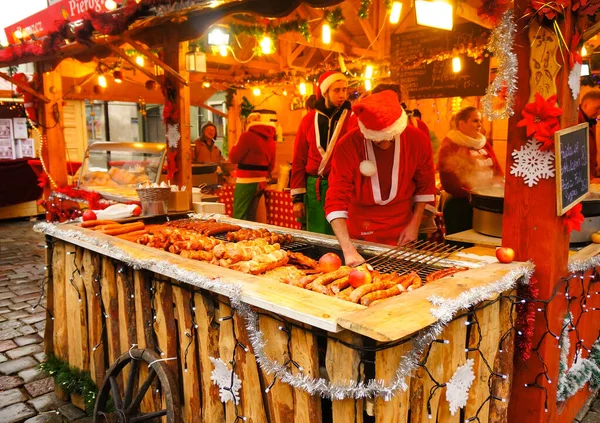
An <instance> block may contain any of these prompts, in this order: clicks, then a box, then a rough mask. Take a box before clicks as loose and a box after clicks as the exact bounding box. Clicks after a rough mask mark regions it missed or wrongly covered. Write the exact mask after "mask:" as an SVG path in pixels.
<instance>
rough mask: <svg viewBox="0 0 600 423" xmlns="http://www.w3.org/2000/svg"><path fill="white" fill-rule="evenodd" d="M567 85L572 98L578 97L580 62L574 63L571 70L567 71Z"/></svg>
mask: <svg viewBox="0 0 600 423" xmlns="http://www.w3.org/2000/svg"><path fill="white" fill-rule="evenodd" d="M569 87H570V88H571V93H572V94H573V100H577V99H578V98H579V89H580V88H581V63H575V65H574V66H573V69H571V72H569Z"/></svg>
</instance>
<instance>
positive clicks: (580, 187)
mask: <svg viewBox="0 0 600 423" xmlns="http://www.w3.org/2000/svg"><path fill="white" fill-rule="evenodd" d="M588 128H589V124H588V123H581V124H579V125H575V126H571V127H569V128H565V129H562V130H560V131H556V132H555V134H554V149H555V155H556V193H557V200H558V201H557V202H556V203H557V211H558V215H559V216H561V215H563V214H564V213H566V212H567V211H569V210H570V209H571V208H572V207H574V206H575V205H576V204H577V203H579V201H580V200H581V199H582V198H583V197H584V196H585V195H586V194H587V193H588V191H589V188H590V168H589V166H590V160H589V132H588Z"/></svg>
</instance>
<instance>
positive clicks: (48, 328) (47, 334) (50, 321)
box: [44, 241, 58, 355]
mask: <svg viewBox="0 0 600 423" xmlns="http://www.w3.org/2000/svg"><path fill="white" fill-rule="evenodd" d="M53 244H54V243H52V242H47V241H46V272H45V273H46V275H45V276H46V292H45V293H44V295H46V325H45V327H44V352H45V353H46V355H50V354H54V286H55V285H54V272H53V270H52V269H53V265H54V246H53ZM56 258H57V260H58V256H56Z"/></svg>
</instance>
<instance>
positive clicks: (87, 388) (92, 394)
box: [39, 354, 98, 416]
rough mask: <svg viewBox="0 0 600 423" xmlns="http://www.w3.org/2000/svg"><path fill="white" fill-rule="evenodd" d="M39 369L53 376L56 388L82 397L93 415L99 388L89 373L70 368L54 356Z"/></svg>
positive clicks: (86, 408) (89, 412)
mask: <svg viewBox="0 0 600 423" xmlns="http://www.w3.org/2000/svg"><path fill="white" fill-rule="evenodd" d="M39 368H40V370H41V371H42V372H44V373H45V374H47V375H49V376H52V378H53V379H54V382H55V383H56V386H58V387H59V388H60V389H61V390H62V391H63V392H65V393H66V394H68V395H70V394H77V395H81V397H82V398H83V403H84V404H85V411H86V413H87V415H88V416H91V415H92V412H93V411H94V404H95V403H96V396H97V394H98V387H97V386H96V384H95V383H94V381H93V380H92V378H91V377H90V373H89V372H84V371H82V370H79V369H78V368H76V367H71V366H69V363H67V362H65V361H62V360H61V359H59V358H58V357H56V356H55V355H54V354H51V355H49V356H48V359H47V360H46V361H44V362H43V363H41V364H40V366H39Z"/></svg>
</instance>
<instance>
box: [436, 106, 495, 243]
mask: <svg viewBox="0 0 600 423" xmlns="http://www.w3.org/2000/svg"><path fill="white" fill-rule="evenodd" d="M452 124H453V125H452V127H453V128H454V129H452V130H450V132H448V134H447V135H446V138H444V140H443V141H442V146H441V147H440V150H439V156H438V157H439V162H438V168H439V172H440V182H441V183H442V187H443V188H444V191H446V192H447V193H448V194H450V196H451V197H450V198H448V199H447V200H446V202H445V204H444V223H445V226H446V234H447V235H449V234H453V233H457V232H462V231H466V230H468V229H471V228H472V226H473V222H472V221H473V209H472V208H471V206H470V205H469V199H468V197H469V191H470V190H472V189H474V188H478V187H489V186H491V185H493V184H495V183H501V182H502V177H503V176H504V175H503V173H502V169H501V168H500V164H499V163H498V159H497V158H496V155H495V154H494V150H493V148H492V145H491V144H490V143H489V142H488V141H487V140H486V138H485V136H484V135H483V134H482V133H481V113H479V111H478V110H477V109H476V108H475V107H466V108H464V109H462V110H461V111H460V112H458V113H457V114H456V115H455V116H454V118H453V120H452Z"/></svg>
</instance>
